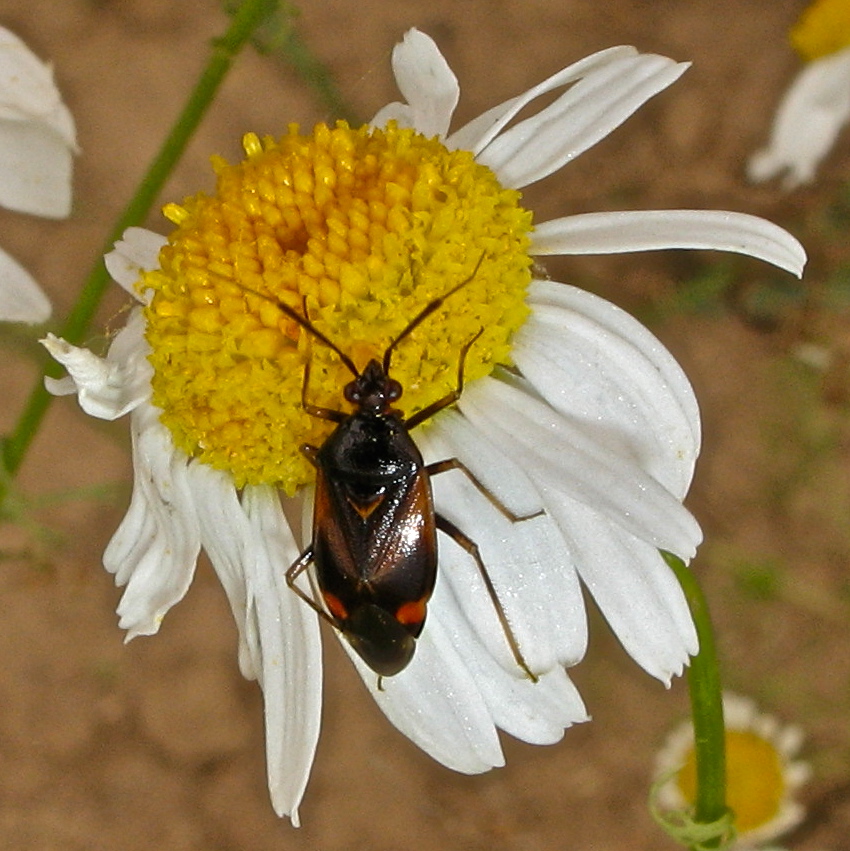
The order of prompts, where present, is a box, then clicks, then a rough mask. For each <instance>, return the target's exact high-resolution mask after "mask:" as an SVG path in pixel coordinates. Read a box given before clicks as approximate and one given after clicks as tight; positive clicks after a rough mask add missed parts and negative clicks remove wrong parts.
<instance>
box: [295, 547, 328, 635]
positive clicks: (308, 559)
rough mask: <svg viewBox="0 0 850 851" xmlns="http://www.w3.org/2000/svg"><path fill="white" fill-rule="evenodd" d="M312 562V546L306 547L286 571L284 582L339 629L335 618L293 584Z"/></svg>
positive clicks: (317, 612) (318, 613)
mask: <svg viewBox="0 0 850 851" xmlns="http://www.w3.org/2000/svg"><path fill="white" fill-rule="evenodd" d="M312 563H313V547H312V546H310V547H307V549H306V550H304V552H303V553H301V555H300V556H298V558H297V559H295V561H294V562H292V564H291V565H290V566H289V568H288V569H287V571H286V584H287V585H288V586H289V587H290V588H291V589H292V591H294V592H295V594H297V595H298V596H299V597H300V598H301V599H302V600H303V601H304V602H305V603H306V604H307V605H308V606H309V607H310V608H311V609H312V610H313V611H314V612H316V614H317V615H319V616H320V617H322V618H324V619H325V620H326V621H327V622H328V623H329V624H330V625H331V626H332V627H334V629H339V623H337V620H336V618H334V617H332V616H331V615H329V614H328V613H327V612H326V611H325V610H324V609H323V608H322V607H321V606H320V605H319V604H318V603H317V602H316V601H315V600H314V599H313V598H312V597H311V596H310V595H309V594H307V593H306V592H305V591H303V590H302V589H301V588H299V587H298V586H297V585H296V584H295V580H296V579H298V577H299V576H301V574H302V573H304V571H305V570H306V569H307V568H308V567H309V566H310V565H311V564H312Z"/></svg>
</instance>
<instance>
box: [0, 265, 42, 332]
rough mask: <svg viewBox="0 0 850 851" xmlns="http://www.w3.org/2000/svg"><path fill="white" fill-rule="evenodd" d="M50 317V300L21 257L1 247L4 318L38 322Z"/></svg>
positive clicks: (0, 292)
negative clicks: (13, 255) (11, 255)
mask: <svg viewBox="0 0 850 851" xmlns="http://www.w3.org/2000/svg"><path fill="white" fill-rule="evenodd" d="M49 318H50V302H49V301H48V299H47V296H46V295H45V294H44V293H43V292H42V291H41V287H39V285H38V284H37V283H36V282H35V279H34V278H33V277H32V275H30V273H29V272H27V270H26V269H24V267H23V266H21V264H20V263H18V261H17V260H15V259H14V258H12V257H10V256H9V255H8V254H6V252H5V251H0V321H3V322H28V323H30V324H31V325H38V324H40V323H42V322H46V321H47V320H48V319H49Z"/></svg>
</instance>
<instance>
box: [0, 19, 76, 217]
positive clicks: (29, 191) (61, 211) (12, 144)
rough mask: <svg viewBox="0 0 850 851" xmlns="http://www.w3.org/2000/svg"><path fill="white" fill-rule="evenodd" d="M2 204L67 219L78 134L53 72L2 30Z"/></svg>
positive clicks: (0, 170)
mask: <svg viewBox="0 0 850 851" xmlns="http://www.w3.org/2000/svg"><path fill="white" fill-rule="evenodd" d="M0 150H2V151H3V156H2V157H0V204H2V205H3V206H4V207H8V208H9V209H11V210H16V211H18V212H22V213H32V214H34V215H38V216H47V217H50V218H64V217H65V216H67V215H68V213H69V212H70V209H71V171H72V160H73V155H74V153H75V152H76V134H75V130H74V121H73V119H72V117H71V114H70V112H68V109H67V108H66V107H65V105H64V104H63V103H62V98H61V96H60V94H59V91H58V89H57V88H56V85H55V83H54V82H53V72H52V70H51V68H50V66H49V65H47V64H45V63H44V62H42V61H41V60H40V59H38V57H36V56H35V54H33V53H32V51H31V50H30V49H29V48H28V47H27V46H26V45H25V44H24V43H23V42H22V41H21V40H20V39H19V38H18V37H17V36H15V35H14V34H13V33H11V32H9V30H7V29H4V28H2V27H0Z"/></svg>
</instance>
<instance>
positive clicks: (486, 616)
mask: <svg viewBox="0 0 850 851" xmlns="http://www.w3.org/2000/svg"><path fill="white" fill-rule="evenodd" d="M417 441H418V442H420V443H421V444H423V445H424V447H425V451H426V453H427V455H426V457H440V458H447V457H457V458H459V460H461V461H462V462H464V463H465V464H466V465H467V467H468V468H469V469H470V470H471V471H472V472H473V473H474V474H475V475H476V476H477V475H478V474H480V473H483V474H484V475H483V476H481V480H482V482H486V481H487V480H488V476H489V477H490V478H492V476H493V474H498V475H499V477H500V479H501V480H502V481H501V488H500V490H502V491H509V490H510V488H511V484H512V483H513V482H515V481H519V482H521V481H522V480H523V479H525V474H524V473H523V471H522V470H521V469H519V468H518V467H517V466H516V465H515V464H514V463H513V462H512V461H510V460H509V459H508V458H507V457H506V456H504V455H502V454H501V453H500V452H499V451H498V450H497V449H496V448H495V447H494V446H492V444H490V443H489V441H488V440H487V438H486V436H485V435H483V434H481V432H480V431H479V430H477V429H475V428H473V427H472V426H471V425H470V424H469V423H468V422H467V421H466V420H465V418H464V417H462V416H461V415H460V414H459V413H458V412H456V411H446V412H445V413H444V415H441V416H440V417H438V418H436V419H435V421H434V422H433V423H432V424H431V426H430V427H429V428H428V429H426V430H424V431H423V434H422V435H419V436H417ZM433 486H434V492H435V500H436V507H437V511H438V513H439V514H440V515H442V516H444V517H446V518H447V519H448V520H449V521H450V522H452V523H454V525H455V526H457V528H458V529H460V531H461V532H462V533H464V534H466V535H467V537H469V538H470V539H471V540H472V541H473V542H474V543H475V544H476V545H477V546H478V547H479V549H480V553H481V558H482V561H483V563H484V567H485V569H486V571H487V575H488V576H489V578H490V581H491V582H492V583H493V587H494V589H495V591H496V595H497V598H498V601H499V605H500V606H501V608H502V611H503V612H504V614H505V617H506V619H507V621H508V623H509V625H510V629H511V635H512V637H513V638H514V640H515V641H516V642H517V644H518V646H519V648H520V651H521V652H522V654H523V658H524V659H525V661H526V663H527V664H528V665H529V667H530V668H531V670H533V671H534V672H535V673H542V672H545V671H549V670H551V669H553V668H555V667H556V666H558V665H573V664H575V663H576V662H578V661H579V660H580V659H581V658H582V656H583V655H584V652H585V649H586V644H587V618H586V615H585V611H584V602H583V599H582V595H581V590H580V588H579V584H578V579H577V576H576V572H575V569H574V567H573V565H572V562H571V561H570V558H569V555H570V554H569V551H568V549H567V547H566V545H565V544H564V541H563V539H562V538H561V536H560V535H559V533H558V530H557V528H556V527H555V526H554V524H553V523H552V521H551V519H550V518H548V517H546V516H545V515H541V516H537V517H528V519H525V520H518V521H515V522H514V521H511V520H510V519H509V518H508V517H506V516H505V515H504V514H503V513H502V512H501V511H499V509H498V508H497V507H496V506H495V505H493V503H492V501H491V499H489V498H488V497H487V496H486V495H485V494H483V493H482V492H481V491H480V490H479V489H478V488H477V487H476V486H475V485H474V484H473V483H472V482H471V481H470V479H469V478H468V477H467V476H466V475H465V474H464V473H463V472H462V471H460V470H457V471H452V472H448V473H445V474H442V475H439V476H437V477H435V478H434V479H433ZM528 487H533V486H532V485H530V484H529V485H528ZM491 493H493V496H494V497H495V491H493V492H491ZM534 495H535V499H534V503H533V505H534V508H533V509H532V511H540V510H541V509H542V508H543V503H542V502H541V499H540V495H539V493H537V490H536V489H534ZM529 513H531V512H529ZM439 553H440V559H439V570H440V573H441V574H442V575H443V576H444V578H445V581H446V583H447V584H448V586H449V587H450V588H451V590H452V592H453V594H454V596H455V599H456V600H457V604H458V607H459V608H460V609H461V610H462V611H463V614H464V617H465V618H466V619H467V620H468V621H469V622H470V624H471V625H472V626H473V627H474V629H475V632H476V634H477V635H478V638H479V639H480V640H481V642H482V644H483V645H485V646H486V647H487V649H488V652H489V653H490V655H491V656H492V657H493V658H494V659H496V660H498V662H499V663H500V664H501V665H502V667H503V668H504V669H505V670H506V671H508V672H510V674H511V675H512V676H513V677H515V678H516V677H520V678H521V677H522V671H521V669H520V668H519V666H518V665H517V661H516V659H515V657H514V655H513V653H512V650H511V645H510V642H509V638H508V636H507V635H506V632H505V629H504V627H503V625H502V624H501V623H500V621H499V618H498V612H497V609H496V607H495V605H494V602H493V600H492V599H491V597H490V595H489V593H488V591H487V588H486V586H485V585H484V582H483V578H482V576H481V571H480V569H479V567H478V566H477V565H476V563H475V561H474V559H473V558H472V557H471V556H470V555H469V554H468V553H467V552H466V551H465V550H463V549H462V548H460V547H459V546H458V545H457V544H456V543H455V542H453V541H452V540H451V539H450V538H449V537H448V536H445V535H441V536H440V538H439Z"/></svg>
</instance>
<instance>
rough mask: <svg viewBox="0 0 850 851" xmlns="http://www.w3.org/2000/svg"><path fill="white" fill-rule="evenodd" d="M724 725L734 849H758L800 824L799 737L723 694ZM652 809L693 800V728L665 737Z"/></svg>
mask: <svg viewBox="0 0 850 851" xmlns="http://www.w3.org/2000/svg"><path fill="white" fill-rule="evenodd" d="M723 714H724V718H725V724H726V801H727V804H728V805H729V808H730V809H731V810H732V812H733V813H734V815H735V826H736V828H737V836H736V839H735V843H734V845H733V846H732V847H733V848H735V849H746V848H756V847H759V848H762V847H764V845H765V843H767V842H772V841H773V840H774V839H777V838H778V837H780V836H781V835H782V834H784V833H787V832H788V831H789V830H791V829H792V828H794V827H796V826H797V825H798V824H800V822H801V821H802V820H803V817H804V815H805V811H804V809H803V805H802V804H801V803H800V802H799V801H798V800H797V794H798V792H799V791H800V788H801V787H802V786H803V785H804V784H805V783H806V781H807V780H808V779H809V776H810V769H809V766H808V764H807V763H805V762H801V761H799V760H797V755H798V753H799V751H800V746H801V745H802V742H803V735H802V732H801V730H800V729H799V728H798V727H795V726H791V725H782V724H780V723H779V721H777V719H776V718H774V717H773V716H772V715H767V714H764V713H762V712H760V711H759V710H758V708H757V707H756V705H755V703H754V702H753V701H752V700H749V699H748V698H744V697H739V696H737V695H733V694H728V693H727V694H724V695H723ZM656 776H657V777H658V778H659V780H660V781H661V785H660V786H659V787H658V798H657V801H658V804H659V805H660V806H661V807H662V808H663V809H665V810H668V811H674V810H681V809H684V808H689V807H692V806H693V804H694V801H695V799H696V762H695V756H694V731H693V725H692V724H691V722H690V721H687V722H685V723H683V724H681V725H680V726H679V727H677V728H676V729H675V730H673V732H671V733H670V735H669V736H668V737H667V741H666V742H665V743H664V746H663V747H662V749H661V751H660V752H659V754H658V757H657V760H656Z"/></svg>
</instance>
